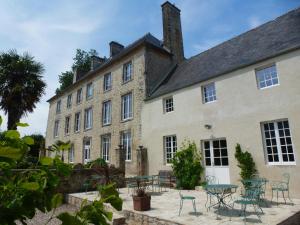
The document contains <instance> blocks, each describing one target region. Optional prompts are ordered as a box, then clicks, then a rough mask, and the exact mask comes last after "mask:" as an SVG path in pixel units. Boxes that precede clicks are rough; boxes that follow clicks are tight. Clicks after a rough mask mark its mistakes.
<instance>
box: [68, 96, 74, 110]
mask: <svg viewBox="0 0 300 225" xmlns="http://www.w3.org/2000/svg"><path fill="white" fill-rule="evenodd" d="M72 100H73V94H72V93H70V94H68V95H67V109H70V108H71V107H72Z"/></svg>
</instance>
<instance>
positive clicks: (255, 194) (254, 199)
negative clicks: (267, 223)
mask: <svg viewBox="0 0 300 225" xmlns="http://www.w3.org/2000/svg"><path fill="white" fill-rule="evenodd" d="M259 198H260V189H259V188H252V189H247V190H246V191H245V195H243V196H241V197H240V198H239V199H237V200H234V201H233V204H232V209H234V204H235V203H237V204H240V205H241V214H243V215H244V220H246V209H247V206H248V205H252V206H253V208H254V211H255V214H256V215H257V217H258V219H259V220H260V221H261V218H260V215H259V212H258V209H259V210H260V211H261V212H262V213H264V212H263V210H262V208H261V207H260V206H259V201H260V200H259ZM241 214H240V215H241ZM231 217H232V213H231V214H230V220H231ZM261 222H262V221H261Z"/></svg>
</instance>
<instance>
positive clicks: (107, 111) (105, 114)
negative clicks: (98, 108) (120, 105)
mask: <svg viewBox="0 0 300 225" xmlns="http://www.w3.org/2000/svg"><path fill="white" fill-rule="evenodd" d="M111 105H112V104H111V100H107V101H105V102H103V103H102V125H103V126H107V125H110V124H111V112H112V110H111V107H112V106H111Z"/></svg>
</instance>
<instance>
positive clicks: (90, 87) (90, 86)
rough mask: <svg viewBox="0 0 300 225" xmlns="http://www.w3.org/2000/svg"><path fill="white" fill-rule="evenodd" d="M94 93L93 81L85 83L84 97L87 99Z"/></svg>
mask: <svg viewBox="0 0 300 225" xmlns="http://www.w3.org/2000/svg"><path fill="white" fill-rule="evenodd" d="M93 95H94V86H93V82H90V83H88V84H87V85H86V99H87V100H89V99H91V98H93Z"/></svg>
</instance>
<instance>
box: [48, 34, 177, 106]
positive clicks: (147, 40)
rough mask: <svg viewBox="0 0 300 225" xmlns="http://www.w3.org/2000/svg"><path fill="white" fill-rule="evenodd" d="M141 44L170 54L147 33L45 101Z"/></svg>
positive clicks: (157, 40)
mask: <svg viewBox="0 0 300 225" xmlns="http://www.w3.org/2000/svg"><path fill="white" fill-rule="evenodd" d="M143 44H145V45H149V46H151V47H153V48H156V49H158V50H161V51H163V52H165V53H167V54H171V53H170V51H169V50H168V49H166V48H164V47H163V43H162V42H161V41H160V40H159V39H157V38H156V37H154V36H153V35H152V34H150V33H147V34H145V35H144V36H143V37H141V38H140V39H138V40H136V41H135V42H133V43H132V44H130V45H128V46H126V47H125V48H124V49H123V50H122V51H121V52H119V53H118V54H116V55H115V56H113V57H111V58H108V59H107V61H105V62H104V63H103V64H101V65H100V66H98V67H97V68H95V69H94V70H93V71H90V72H88V73H86V74H84V75H82V76H81V77H80V79H79V80H77V81H76V83H74V84H72V85H70V86H69V87H68V88H66V89H65V90H64V91H63V92H62V93H60V94H57V95H54V96H53V97H51V98H50V99H49V100H47V102H50V101H52V100H54V99H55V98H57V97H60V96H61V95H63V94H64V93H65V92H67V91H68V90H70V89H72V88H73V86H75V85H76V84H77V83H78V82H80V81H81V80H85V79H87V77H90V76H92V75H93V74H95V73H97V72H98V71H100V70H102V69H103V68H106V67H107V66H109V65H111V64H112V63H114V62H115V61H117V60H119V59H120V58H122V57H123V56H125V55H127V54H129V53H130V52H131V51H132V50H134V49H135V48H137V47H139V46H141V45H143Z"/></svg>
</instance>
